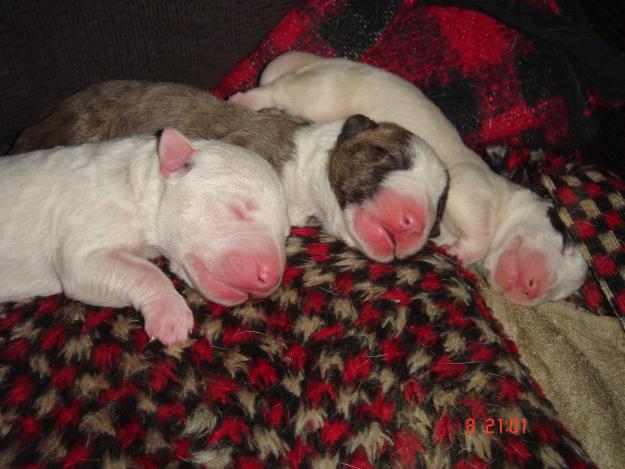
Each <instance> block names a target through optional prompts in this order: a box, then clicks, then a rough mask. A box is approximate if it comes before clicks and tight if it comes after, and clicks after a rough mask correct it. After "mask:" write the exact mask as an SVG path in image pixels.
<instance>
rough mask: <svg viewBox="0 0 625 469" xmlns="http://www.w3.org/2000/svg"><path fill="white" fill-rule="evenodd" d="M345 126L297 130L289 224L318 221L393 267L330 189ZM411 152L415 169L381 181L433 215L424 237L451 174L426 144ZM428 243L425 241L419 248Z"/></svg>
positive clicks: (287, 181)
mask: <svg viewBox="0 0 625 469" xmlns="http://www.w3.org/2000/svg"><path fill="white" fill-rule="evenodd" d="M344 122H345V121H344V120H338V121H334V122H330V123H323V124H316V125H311V126H306V127H303V128H302V129H300V130H298V131H297V133H296V135H295V152H294V158H293V159H292V160H291V161H289V162H288V163H287V164H286V165H285V166H284V168H283V170H282V179H283V183H284V186H285V190H286V197H287V200H288V210H289V219H290V221H291V224H292V225H305V224H306V223H307V222H308V220H309V218H310V217H315V218H316V219H318V220H319V221H320V222H321V224H322V225H323V227H324V229H325V230H326V231H327V232H329V233H331V234H333V235H334V236H336V237H337V238H339V239H341V240H343V241H344V242H345V243H346V244H347V245H348V246H351V247H354V248H357V249H359V250H361V251H362V252H364V253H365V254H366V255H367V256H369V257H371V258H373V259H375V260H378V261H381V262H388V261H390V260H391V259H392V257H390V258H377V256H376V255H374V254H373V253H371V252H370V251H369V250H368V249H367V247H366V246H365V245H364V244H363V243H362V242H361V241H360V240H359V238H358V235H357V234H356V232H355V230H354V226H353V213H354V210H355V205H354V204H350V205H348V206H347V207H346V208H345V210H342V209H341V207H340V206H339V203H338V201H337V199H336V196H335V195H334V193H333V191H332V188H331V187H330V182H329V180H328V172H327V165H328V159H329V152H330V150H331V149H332V148H333V147H334V146H335V145H336V141H337V138H338V135H339V134H340V133H341V129H342V127H343V124H344ZM410 147H411V149H412V151H413V152H414V154H415V156H417V157H416V158H415V159H414V164H413V166H412V168H410V169H409V170H398V171H392V172H390V173H389V174H388V175H387V176H386V178H385V180H384V181H383V182H382V184H381V189H383V188H385V187H392V188H394V189H395V190H397V191H399V192H402V193H404V194H410V195H412V196H413V197H414V198H415V199H416V200H417V201H419V202H421V203H422V205H423V206H424V207H425V208H426V210H427V212H428V225H427V227H426V228H425V232H426V233H429V232H430V230H431V229H432V226H433V224H434V222H435V218H436V207H437V204H438V200H439V199H440V197H441V195H442V193H443V191H444V189H445V185H446V183H447V174H446V172H445V169H444V168H443V166H442V164H441V162H440V160H439V159H438V157H437V156H436V154H435V153H434V152H433V151H432V149H431V148H430V147H429V146H428V145H427V144H425V142H423V141H422V140H421V139H419V138H418V137H413V139H412V141H411V142H410ZM426 240H427V237H426V236H424V238H423V242H422V243H421V245H420V246H419V247H418V249H420V248H421V247H422V246H423V244H425V242H426ZM411 254H412V253H411ZM397 257H402V256H401V255H400V256H397Z"/></svg>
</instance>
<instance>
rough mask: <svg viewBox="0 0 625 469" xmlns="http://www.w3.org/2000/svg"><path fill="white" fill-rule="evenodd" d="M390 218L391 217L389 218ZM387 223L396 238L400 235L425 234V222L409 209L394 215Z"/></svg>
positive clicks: (401, 210)
mask: <svg viewBox="0 0 625 469" xmlns="http://www.w3.org/2000/svg"><path fill="white" fill-rule="evenodd" d="M389 218H390V217H389ZM385 221H387V223H388V225H387V228H388V229H389V230H391V232H393V234H394V235H395V236H398V235H402V234H404V235H410V234H413V235H419V236H420V235H421V234H422V233H423V228H424V226H423V220H422V217H419V216H417V215H416V214H415V212H414V211H411V210H410V209H408V208H403V209H400V210H398V211H397V213H395V214H394V217H392V218H390V219H389V220H385Z"/></svg>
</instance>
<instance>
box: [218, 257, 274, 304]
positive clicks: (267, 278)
mask: <svg viewBox="0 0 625 469" xmlns="http://www.w3.org/2000/svg"><path fill="white" fill-rule="evenodd" d="M222 264H223V266H224V273H225V274H226V281H227V282H228V283H229V284H230V285H231V286H233V287H235V288H237V289H240V290H243V291H245V292H248V293H251V294H252V295H253V296H259V297H263V296H267V294H270V293H271V292H272V291H273V290H274V289H275V288H276V287H277V286H278V284H279V282H280V278H281V276H282V268H281V265H280V259H279V256H278V255H277V253H266V252H254V253H249V252H244V251H230V252H227V253H226V254H224V257H223V259H222Z"/></svg>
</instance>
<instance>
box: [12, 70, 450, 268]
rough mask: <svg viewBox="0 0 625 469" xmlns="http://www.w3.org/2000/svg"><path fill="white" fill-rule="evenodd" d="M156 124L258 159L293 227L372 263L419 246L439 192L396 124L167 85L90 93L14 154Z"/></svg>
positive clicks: (425, 153)
mask: <svg viewBox="0 0 625 469" xmlns="http://www.w3.org/2000/svg"><path fill="white" fill-rule="evenodd" d="M345 117H347V116H345ZM165 126H174V127H176V128H178V129H180V130H182V131H183V132H184V133H185V134H187V135H189V136H192V137H201V138H218V139H222V140H223V141H226V142H230V143H233V144H236V145H240V146H243V147H246V148H248V149H250V150H254V151H255V152H258V153H259V154H260V155H261V156H263V157H264V158H265V159H267V160H268V161H269V162H270V163H271V164H272V165H273V166H274V167H275V169H276V170H277V171H278V172H279V173H280V174H281V176H282V180H283V182H284V184H285V186H286V188H287V200H288V210H289V218H290V221H291V223H292V224H295V225H301V224H304V223H306V222H307V221H308V219H309V218H310V217H315V218H317V219H318V220H320V221H321V222H322V224H323V225H324V226H325V228H326V229H327V230H328V231H329V232H330V233H332V234H334V235H335V236H337V237H339V238H341V239H343V240H344V241H345V242H347V243H348V244H349V245H350V246H354V247H357V248H359V249H360V250H362V251H363V252H364V253H365V254H367V255H368V256H369V257H372V258H374V259H376V260H379V261H389V260H391V259H392V258H393V257H398V258H403V257H406V256H408V255H410V254H413V253H414V252H416V251H418V250H419V249H420V248H421V247H422V246H423V244H424V243H425V242H426V240H427V235H428V233H429V232H430V230H431V229H432V227H433V226H434V225H435V222H436V219H437V210H438V208H439V207H438V202H439V200H440V199H441V196H442V194H443V192H444V191H445V187H446V184H447V173H446V170H445V169H444V167H443V166H442V163H441V162H440V161H439V159H438V157H437V156H436V155H435V154H434V152H433V151H432V149H431V148H430V147H429V146H428V145H427V144H425V142H423V141H422V140H421V139H419V138H418V137H416V136H415V135H412V134H411V133H410V132H408V131H406V130H405V129H402V128H400V127H399V126H397V125H396V124H389V123H380V124H378V123H375V122H372V121H371V120H370V119H365V118H363V117H362V116H361V117H358V116H356V117H353V118H350V119H347V120H342V121H339V122H332V123H327V124H318V125H303V124H302V123H301V121H299V120H295V119H293V118H289V117H286V116H284V115H277V114H271V113H258V112H254V111H251V110H249V109H245V108H243V107H241V106H236V105H234V104H231V103H225V102H223V101H221V100H219V99H217V98H215V97H213V96H211V95H210V94H209V93H208V92H205V91H201V90H198V89H196V88H193V87H190V86H185V85H176V84H158V83H147V82H108V83H103V84H100V85H96V86H93V87H91V88H89V89H87V90H85V91H83V92H81V93H78V94H76V95H74V96H72V97H70V98H68V99H66V100H65V101H64V102H62V103H61V104H60V105H59V106H57V108H55V110H53V112H52V113H51V114H50V115H48V116H47V117H46V118H45V119H44V120H43V121H41V122H40V123H38V124H36V125H34V126H33V127H30V128H29V129H27V130H26V131H25V132H24V133H23V134H22V135H21V136H20V138H19V139H18V140H17V142H16V144H15V147H14V149H13V151H14V152H20V151H24V150H27V149H32V148H45V147H49V146H54V145H62V144H74V143H82V142H86V141H93V140H100V139H108V138H117V137H122V136H127V135H133V134H137V133H153V132H155V131H157V130H158V129H159V128H162V127H165Z"/></svg>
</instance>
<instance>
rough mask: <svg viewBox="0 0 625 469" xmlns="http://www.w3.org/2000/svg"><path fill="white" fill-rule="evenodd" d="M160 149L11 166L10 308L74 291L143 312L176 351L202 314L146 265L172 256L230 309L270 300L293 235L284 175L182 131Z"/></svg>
mask: <svg viewBox="0 0 625 469" xmlns="http://www.w3.org/2000/svg"><path fill="white" fill-rule="evenodd" d="M158 145H159V146H158V148H157V139H156V138H154V137H134V138H128V139H122V140H114V141H110V142H103V143H91V144H84V145H77V146H72V147H60V148H54V149H51V150H41V151H35V152H31V153H26V154H21V155H16V156H8V157H5V158H2V159H0V225H1V226H2V230H0V272H2V281H1V282H0V301H12V300H18V299H22V298H26V297H30V296H33V295H49V294H53V293H58V292H61V291H63V292H64V293H65V294H66V295H67V296H69V297H71V298H74V299H77V300H80V301H84V302H86V303H89V304H94V305H100V306H112V307H119V306H124V305H132V306H134V307H135V308H136V309H138V310H141V312H142V314H143V316H144V318H145V328H146V331H147V333H148V334H149V335H150V336H152V337H156V338H158V339H159V340H161V341H162V342H163V343H165V344H170V343H174V342H179V341H181V340H184V339H186V337H187V334H188V332H189V331H190V329H191V327H192V325H193V316H192V314H191V311H190V310H189V308H188V307H187V305H186V303H185V301H184V299H183V298H182V297H181V296H180V295H179V294H178V293H177V292H176V291H175V289H174V288H173V286H172V284H171V282H170V281H169V280H168V279H167V277H166V276H165V275H164V274H163V273H162V272H161V271H160V270H159V269H158V268H156V267H155V266H154V265H153V264H151V263H150V262H148V261H147V260H146V259H147V258H150V257H154V256H156V255H158V254H163V255H165V256H166V257H167V258H168V259H169V260H170V265H171V268H172V270H173V271H174V272H176V274H177V275H179V276H180V277H181V278H183V279H184V280H185V281H187V282H188V283H190V284H193V285H194V286H195V287H196V288H197V289H198V290H199V291H201V292H202V293H203V294H204V295H205V296H206V297H207V298H209V299H211V300H213V301H216V302H219V303H222V304H226V305H232V304H237V303H240V302H243V301H245V300H246V299H247V298H248V296H249V295H250V294H252V295H254V296H266V295H268V294H270V293H271V292H272V291H273V290H274V289H275V288H276V287H277V285H278V283H279V280H280V278H281V274H282V271H283V265H284V260H285V253H284V238H285V237H286V235H287V234H288V229H289V225H288V220H287V214H286V203H285V199H284V193H283V189H282V186H281V184H280V181H279V179H278V176H277V175H276V173H275V171H273V169H272V168H271V166H270V165H268V164H267V163H266V162H265V161H263V160H262V159H261V158H259V157H258V155H256V154H254V153H252V152H249V151H247V150H244V149H242V148H239V147H235V146H233V145H229V144H226V143H223V142H215V141H193V142H189V141H188V140H186V139H185V138H184V137H183V136H182V135H180V134H179V133H178V132H176V131H175V130H173V129H166V130H165V131H164V132H163V136H162V137H161V139H160V142H159V144H158ZM247 201H253V204H254V205H253V207H252V206H251V205H249V204H248V206H247V208H246V207H245V206H246V203H247ZM242 213H244V214H245V216H246V219H245V220H243V219H242V217H241V214H242ZM232 233H235V234H234V235H233V234H232ZM242 246H243V247H242ZM232 264H237V267H239V269H238V270H235V269H233V265H232ZM241 265H244V267H241ZM260 276H263V279H262V280H263V281H260V280H259V277H260Z"/></svg>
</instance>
